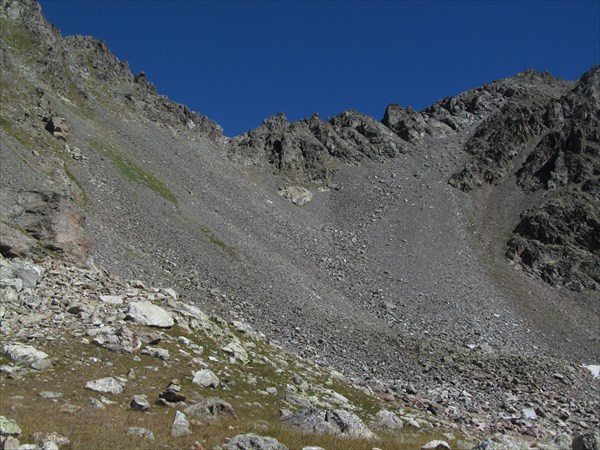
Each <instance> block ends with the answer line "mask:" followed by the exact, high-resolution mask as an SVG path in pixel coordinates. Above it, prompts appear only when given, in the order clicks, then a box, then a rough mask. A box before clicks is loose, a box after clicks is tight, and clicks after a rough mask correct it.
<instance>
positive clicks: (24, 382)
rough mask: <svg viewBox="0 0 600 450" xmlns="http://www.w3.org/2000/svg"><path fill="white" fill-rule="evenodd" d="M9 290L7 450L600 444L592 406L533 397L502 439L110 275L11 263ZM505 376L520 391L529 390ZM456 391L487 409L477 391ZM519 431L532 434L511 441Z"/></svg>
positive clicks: (514, 396) (482, 426)
mask: <svg viewBox="0 0 600 450" xmlns="http://www.w3.org/2000/svg"><path fill="white" fill-rule="evenodd" d="M0 288H1V294H2V297H1V298H2V304H1V307H0V317H1V319H2V322H1V332H2V336H3V339H2V341H3V349H2V350H3V358H4V359H3V365H2V366H1V368H0V370H1V373H2V376H1V388H2V401H1V410H2V418H0V435H2V445H3V448H6V449H17V448H18V449H37V448H43V449H46V450H49V449H54V448H59V447H64V448H86V449H90V448H98V449H100V448H117V447H126V448H159V447H160V448H194V449H202V448H212V449H217V448H225V449H284V448H288V447H289V448H317V447H315V446H316V445H318V446H321V448H329V449H342V448H348V449H352V448H355V449H364V448H376V447H377V448H409V449H410V448H439V449H445V448H457V449H471V448H478V449H484V448H488V449H492V448H494V449H500V448H502V449H527V448H547V449H570V448H573V449H578V450H579V449H592V448H594V449H595V448H597V445H598V435H597V434H590V433H589V431H590V430H591V429H592V428H593V427H594V426H597V420H598V418H597V416H596V415H595V414H596V412H597V406H598V405H597V403H594V401H592V399H590V401H588V402H585V401H584V402H578V403H577V404H575V402H573V399H562V398H560V396H556V395H553V396H552V397H547V399H546V400H544V401H543V403H542V401H540V402H537V403H529V404H525V405H524V407H523V408H521V409H517V408H515V406H513V405H516V402H517V401H518V392H519V391H518V388H517V389H514V390H512V391H511V392H512V393H511V394H508V393H507V395H506V398H505V404H503V405H502V406H501V408H500V409H501V410H502V411H503V412H502V415H503V417H504V421H503V422H504V426H503V428H505V430H504V432H503V433H490V432H489V430H490V426H492V424H490V423H487V420H486V418H485V417H484V416H481V415H479V414H476V413H474V414H467V417H468V420H465V421H463V423H462V424H460V421H456V420H454V421H450V420H448V419H449V418H451V416H452V412H453V410H455V409H456V408H454V409H453V407H452V406H447V405H445V402H444V399H443V398H439V399H435V400H436V401H429V400H426V399H425V398H422V397H421V395H420V393H419V392H416V391H415V388H414V387H413V386H410V385H407V386H392V387H389V388H386V387H384V386H381V385H369V384H365V383H361V384H359V383H358V382H357V381H356V380H351V379H349V378H347V377H346V376H344V375H343V374H341V373H339V372H337V371H335V370H332V369H328V368H326V367H319V366H316V365H314V364H313V363H311V362H309V361H306V360H303V359H301V358H299V357H297V356H295V355H292V354H290V353H286V352H284V351H283V350H282V349H281V348H279V347H278V346H277V345H274V344H273V343H269V342H268V340H267V339H266V337H265V336H264V335H263V334H261V333H259V332H257V331H255V330H253V329H252V328H251V327H250V326H249V325H248V324H246V323H243V322H240V321H232V322H231V323H227V322H225V321H224V320H223V319H221V318H219V317H217V316H208V315H207V314H205V313H204V312H202V311H201V310H200V309H198V308H197V307H195V306H193V305H192V304H191V303H189V302H188V301H187V300H186V299H182V298H180V297H179V296H178V294H177V292H175V291H174V290H173V289H170V288H153V287H148V286H145V285H144V283H142V282H140V281H125V280H122V279H120V278H118V277H115V276H111V275H110V274H108V273H106V272H103V271H100V270H98V269H96V268H77V267H73V266H69V265H65V264H64V263H62V262H58V261H52V260H46V261H44V262H43V263H41V264H34V263H33V262H32V261H29V260H21V259H13V260H7V259H4V258H2V259H0ZM451 360H452V357H451V356H447V357H446V358H445V359H444V361H442V362H441V363H444V364H452V363H453V362H452V361H451ZM484 364H490V362H489V361H485V359H484V358H482V365H484ZM522 376H523V377H526V376H527V374H523V375H522ZM591 376H592V374H591V373H586V371H584V370H576V369H575V368H574V367H569V366H566V365H565V366H563V371H562V372H556V373H554V374H553V378H554V380H555V381H556V382H558V383H561V384H563V385H564V386H565V388H566V387H568V386H572V385H574V384H577V383H579V382H581V379H582V378H585V377H591ZM477 378H478V376H477V374H476V373H474V374H473V379H474V380H477ZM505 378H506V380H507V382H508V383H510V384H513V385H514V386H515V387H518V385H519V384H520V383H522V382H524V381H526V380H525V379H523V380H519V379H517V378H516V377H513V376H512V375H510V374H508V373H507V374H506V375H505ZM456 389H460V390H461V391H462V394H461V396H462V402H463V403H464V405H469V404H471V403H472V399H471V395H470V394H469V392H468V390H469V389H470V387H467V386H462V387H461V386H456ZM539 392H540V396H541V397H544V387H543V386H542V383H540V386H539ZM438 401H439V402H440V403H438ZM575 405H576V408H577V409H576V410H573V408H572V407H573V406H575ZM467 410H468V409H467ZM550 425H553V426H554V427H557V429H558V430H557V431H555V432H550V431H548V429H547V428H548V426H550ZM107 427H110V431H107ZM575 427H577V429H578V430H580V432H579V433H573V432H572V430H573V429H574V428H575ZM510 428H513V429H521V430H525V432H526V434H529V435H530V437H529V438H526V440H523V437H521V438H520V439H517V438H515V437H510V436H509V435H508V434H506V429H510ZM586 430H587V431H586ZM590 436H591V437H590ZM594 436H595V437H594ZM92 438H93V440H92V441H90V439H92ZM484 438H487V439H484ZM481 439H484V440H483V441H481ZM594 439H596V441H594ZM24 442H27V444H24ZM432 442H433V443H432ZM593 442H595V443H593ZM427 445H429V446H427ZM593 445H596V447H594V446H593Z"/></svg>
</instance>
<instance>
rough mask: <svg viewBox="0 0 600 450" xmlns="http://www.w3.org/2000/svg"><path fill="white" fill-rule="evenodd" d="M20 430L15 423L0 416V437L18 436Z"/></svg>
mask: <svg viewBox="0 0 600 450" xmlns="http://www.w3.org/2000/svg"><path fill="white" fill-rule="evenodd" d="M20 435H21V428H20V427H19V425H18V424H17V422H16V421H14V420H12V419H7V418H6V417H4V416H0V436H20Z"/></svg>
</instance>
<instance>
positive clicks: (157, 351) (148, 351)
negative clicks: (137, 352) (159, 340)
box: [142, 347, 170, 361]
mask: <svg viewBox="0 0 600 450" xmlns="http://www.w3.org/2000/svg"><path fill="white" fill-rule="evenodd" d="M142 355H147V356H152V357H153V358H158V359H162V360H163V361H168V360H169V356H170V355H169V350H167V349H166V348H155V347H146V348H144V350H142Z"/></svg>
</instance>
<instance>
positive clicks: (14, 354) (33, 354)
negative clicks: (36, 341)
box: [2, 343, 52, 370]
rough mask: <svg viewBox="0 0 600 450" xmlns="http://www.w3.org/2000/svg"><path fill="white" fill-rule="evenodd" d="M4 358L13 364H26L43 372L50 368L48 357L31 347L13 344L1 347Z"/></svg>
mask: <svg viewBox="0 0 600 450" xmlns="http://www.w3.org/2000/svg"><path fill="white" fill-rule="evenodd" d="M2 350H3V352H4V356H6V357H7V358H8V359H10V360H11V361H13V362H15V363H21V364H27V365H29V366H31V367H33V368H34V369H38V370H43V369H47V368H49V367H51V366H52V363H51V362H50V360H49V359H48V355H47V354H46V353H44V352H42V351H40V350H37V349H35V347H32V346H31V345H26V344H21V343H15V344H8V345H5V346H4V347H3V349H2Z"/></svg>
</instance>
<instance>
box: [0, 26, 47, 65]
mask: <svg viewBox="0 0 600 450" xmlns="http://www.w3.org/2000/svg"><path fill="white" fill-rule="evenodd" d="M0 28H1V29H2V34H3V40H4V41H5V42H6V43H7V45H8V46H9V47H11V48H12V49H13V50H15V52H16V53H17V54H18V55H19V56H23V57H28V58H31V55H32V54H33V53H34V51H35V50H37V49H38V48H39V40H38V39H36V38H35V36H34V35H33V34H32V33H31V32H30V31H29V30H27V29H26V28H25V27H22V26H19V25H18V24H17V23H15V22H14V21H12V20H8V19H0Z"/></svg>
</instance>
